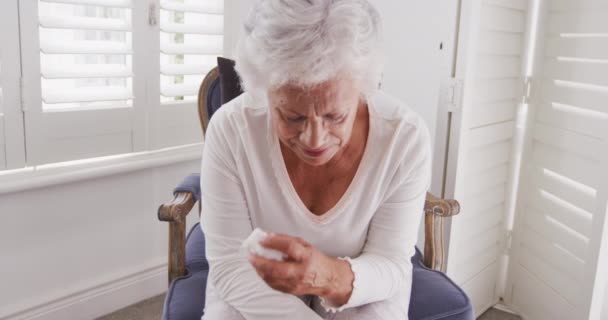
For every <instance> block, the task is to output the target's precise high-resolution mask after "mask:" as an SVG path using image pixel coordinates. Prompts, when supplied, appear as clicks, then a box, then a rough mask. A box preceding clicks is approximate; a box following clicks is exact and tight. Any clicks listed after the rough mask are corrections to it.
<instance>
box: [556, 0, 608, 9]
mask: <svg viewBox="0 0 608 320" xmlns="http://www.w3.org/2000/svg"><path fill="white" fill-rule="evenodd" d="M549 10H550V11H554V12H556V11H557V12H560V11H567V12H572V11H600V10H608V2H606V0H551V1H549Z"/></svg>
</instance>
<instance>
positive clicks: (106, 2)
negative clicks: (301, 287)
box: [40, 0, 133, 8]
mask: <svg viewBox="0 0 608 320" xmlns="http://www.w3.org/2000/svg"><path fill="white" fill-rule="evenodd" d="M40 1H41V2H49V3H67V4H80V5H94V6H99V7H110V8H131V7H133V5H132V4H131V0H40Z"/></svg>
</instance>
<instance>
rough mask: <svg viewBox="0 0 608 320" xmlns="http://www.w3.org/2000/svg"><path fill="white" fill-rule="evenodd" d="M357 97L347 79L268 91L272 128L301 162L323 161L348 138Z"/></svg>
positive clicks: (320, 163) (313, 163)
mask: <svg viewBox="0 0 608 320" xmlns="http://www.w3.org/2000/svg"><path fill="white" fill-rule="evenodd" d="M359 97H360V91H359V90H358V89H356V88H355V85H354V83H353V81H351V80H347V79H340V80H330V81H326V82H324V83H321V84H319V85H317V86H315V87H314V88H310V89H303V88H301V87H296V86H291V85H286V86H282V87H279V88H277V89H274V90H270V91H269V92H268V101H269V104H270V109H271V113H272V117H273V123H274V128H273V129H274V130H275V132H276V133H277V135H278V136H279V140H280V141H281V142H282V143H283V144H284V145H285V146H286V147H288V148H289V149H290V150H291V151H293V152H294V153H295V154H296V155H297V156H298V157H299V158H300V159H301V160H302V161H304V162H306V163H307V164H310V165H313V166H319V165H323V164H326V163H327V162H329V160H331V159H332V158H333V157H334V156H335V155H336V154H337V153H338V152H339V151H340V150H342V148H344V147H345V146H346V145H347V144H348V142H349V140H350V138H351V134H352V130H353V124H354V122H355V118H356V115H357V109H358V108H357V107H358V106H359Z"/></svg>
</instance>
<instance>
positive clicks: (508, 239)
mask: <svg viewBox="0 0 608 320" xmlns="http://www.w3.org/2000/svg"><path fill="white" fill-rule="evenodd" d="M512 243H513V231H512V230H507V231H506V232H505V239H504V250H503V251H504V253H505V254H508V253H509V252H510V251H511V245H512Z"/></svg>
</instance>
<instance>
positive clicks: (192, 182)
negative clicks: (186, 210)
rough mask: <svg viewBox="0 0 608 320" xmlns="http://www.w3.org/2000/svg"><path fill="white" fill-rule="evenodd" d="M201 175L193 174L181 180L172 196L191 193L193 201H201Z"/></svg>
mask: <svg viewBox="0 0 608 320" xmlns="http://www.w3.org/2000/svg"><path fill="white" fill-rule="evenodd" d="M200 182H201V175H200V174H199V173H193V174H191V175H189V176H187V177H185V178H184V180H182V182H180V183H179V184H178V185H177V187H175V189H173V194H175V193H177V192H191V193H192V194H193V195H194V200H195V201H198V200H200V199H201V185H200Z"/></svg>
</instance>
